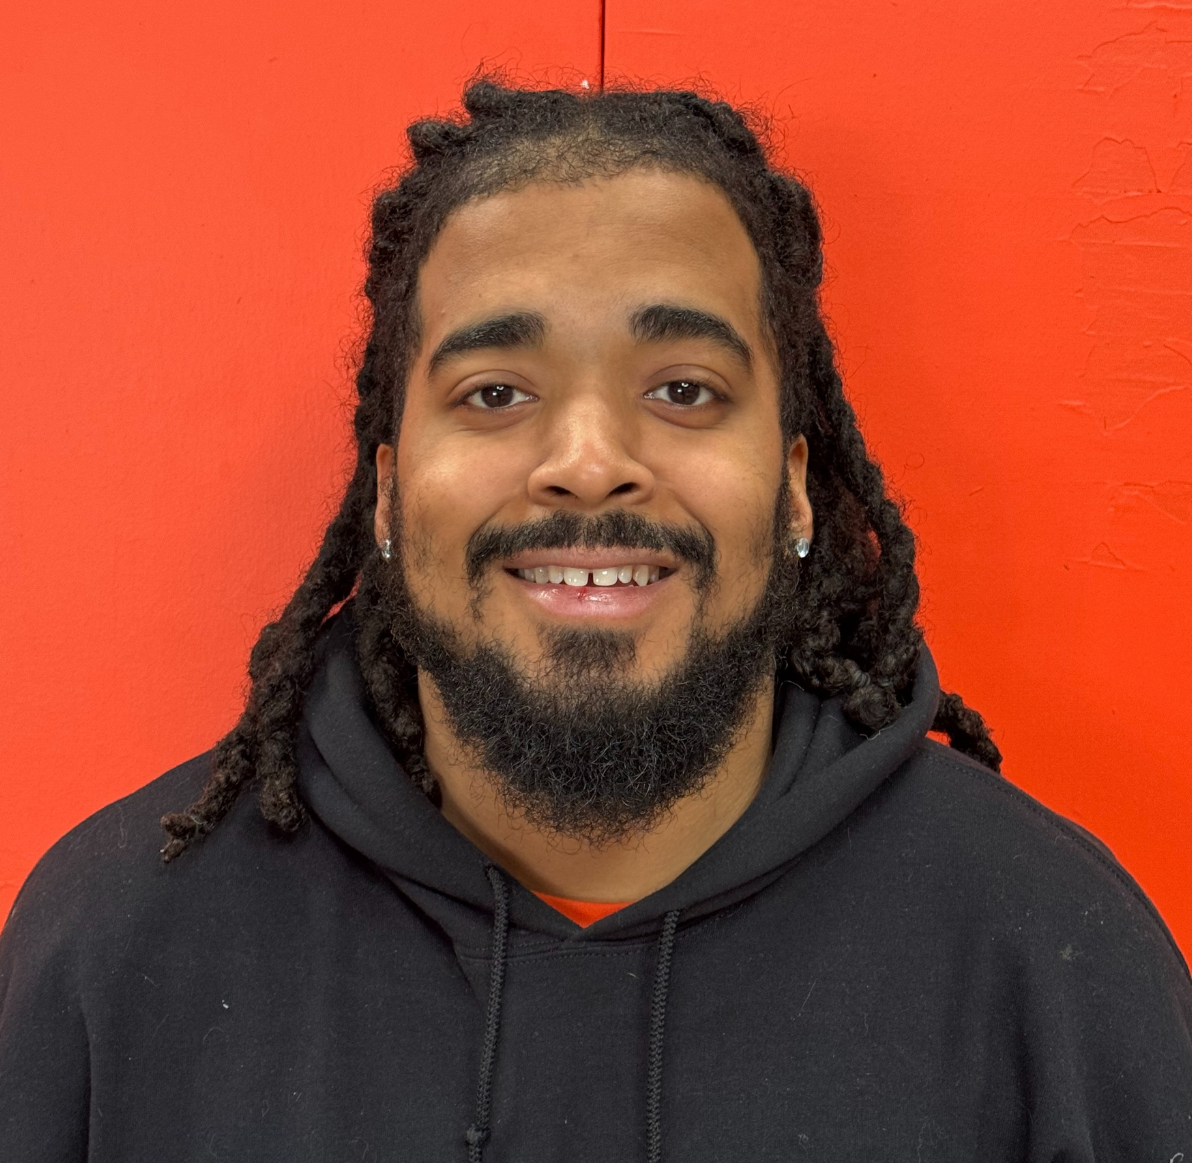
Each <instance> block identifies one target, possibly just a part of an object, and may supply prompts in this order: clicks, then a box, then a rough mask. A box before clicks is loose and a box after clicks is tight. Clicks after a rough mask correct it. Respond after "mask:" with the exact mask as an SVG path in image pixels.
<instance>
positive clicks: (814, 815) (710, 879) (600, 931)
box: [298, 606, 939, 944]
mask: <svg viewBox="0 0 1192 1163" xmlns="http://www.w3.org/2000/svg"><path fill="white" fill-rule="evenodd" d="M775 700H776V706H775V716H774V720H775V728H774V749H773V754H772V757H771V760H770V766H769V770H768V772H767V775H766V778H765V780H764V782H763V784H762V787H761V789H760V791H759V792H758V794H757V796H756V797H755V799H754V801H753V803H752V804H751V805H750V806H749V808H748V809H747V810H746V811H745V813H744V814H743V815H742V816H741V818H740V819H739V820H738V821H737V822H736V823H735V824H734V825H733V826H732V827H731V828H730V829H729V830H728V832H726V833H725V834H724V835H723V836H722V837H721V838H720V839H719V840H718V841H717V842H716V843H715V844H714V845H712V847H711V848H709V849H708V851H707V852H705V853H704V854H703V855H702V856H701V857H700V858H699V859H698V860H696V861H695V862H694V863H693V864H692V865H691V866H690V867H689V868H687V869H686V871H684V872H683V873H682V874H681V875H680V876H679V877H677V878H676V879H675V880H674V881H672V882H671V883H670V884H668V885H666V886H665V887H664V888H661V889H659V890H658V891H657V892H654V893H651V894H650V895H649V896H647V897H645V898H643V899H642V900H639V901H637V902H636V903H634V904H632V905H629V906H627V907H626V908H624V909H621V910H619V911H618V912H616V913H613V914H612V915H611V916H609V917H606V918H604V919H603V920H601V921H597V922H596V923H595V924H593V925H591V926H589V927H588V928H586V929H577V928H576V926H575V925H574V924H573V923H572V922H571V921H569V920H568V919H567V918H566V917H564V916H562V915H561V914H560V913H558V912H556V911H555V910H554V909H552V908H551V907H550V906H549V905H547V904H545V903H544V902H543V901H540V900H539V899H538V898H537V897H536V896H535V895H534V894H533V893H531V892H529V891H528V890H525V889H523V888H522V887H521V886H520V885H517V884H513V885H512V891H511V894H510V900H509V922H510V926H511V927H512V928H513V929H514V930H523V931H526V932H528V933H540V934H542V935H544V936H551V937H555V938H559V939H564V940H573V941H591V940H601V939H606V938H610V937H617V938H627V937H640V936H644V935H646V934H651V933H657V932H658V929H659V927H660V925H661V924H662V920H663V918H664V917H665V916H666V915H667V914H668V913H672V912H675V911H680V912H681V913H682V915H683V917H684V920H685V921H686V920H692V919H695V918H696V917H699V916H703V915H706V914H707V913H710V912H713V911H716V910H718V909H722V908H726V907H727V906H729V905H732V904H735V903H737V902H738V901H740V900H742V899H744V898H745V897H748V896H751V895H752V894H754V893H756V892H759V891H761V890H762V889H763V888H764V887H765V886H766V885H767V884H769V883H770V882H771V881H773V880H774V879H775V878H776V877H777V876H779V875H781V874H782V872H783V871H784V870H785V869H786V868H787V867H788V866H789V865H790V864H791V862H792V861H794V860H797V859H798V858H799V856H800V855H801V854H802V853H804V852H806V851H807V850H808V849H809V848H810V847H811V846H812V845H814V844H815V843H816V842H817V841H819V840H820V839H822V838H823V837H824V836H826V835H827V834H828V833H829V832H830V831H831V830H832V829H833V828H835V827H836V826H837V825H838V824H839V823H841V821H843V820H844V819H845V818H846V817H847V816H848V815H849V814H850V813H851V812H852V811H853V810H854V809H855V808H856V807H857V806H858V805H859V804H860V803H861V802H862V801H863V800H865V799H866V798H867V797H868V796H869V795H871V794H872V793H873V792H874V791H875V790H876V789H877V788H878V787H879V786H880V785H881V784H882V783H883V781H884V780H886V779H887V778H888V777H889V776H890V775H891V774H892V773H893V772H894V771H896V770H897V769H898V768H899V767H900V766H901V765H902V763H904V762H905V761H906V760H907V759H908V758H909V757H910V756H911V754H912V753H913V752H914V751H915V749H916V748H917V747H918V745H919V743H920V742H921V740H922V739H923V737H924V735H925V734H926V733H927V731H928V730H929V729H930V727H931V724H932V722H933V720H934V718H935V712H936V705H937V703H938V701H939V680H938V678H937V675H936V669H935V665H934V663H933V662H932V659H931V656H930V654H929V653H928V651H927V649H926V647H924V648H923V649H922V652H921V654H920V657H919V663H918V668H917V671H916V675H915V682H914V687H913V697H912V699H911V702H910V704H909V705H908V706H907V707H906V708H904V710H903V712H902V714H901V715H900V716H899V717H898V719H897V720H896V721H895V722H894V723H892V724H891V725H890V726H889V727H886V728H884V729H883V730H881V731H879V732H878V733H877V734H876V735H874V736H872V737H870V738H865V737H864V736H862V735H861V734H859V733H858V732H857V731H856V730H855V729H854V728H853V727H852V726H851V725H850V724H849V723H848V721H847V720H846V719H845V717H844V715H843V713H842V712H841V709H840V703H839V700H837V699H827V700H821V699H820V698H818V697H816V696H815V695H812V694H809V693H808V692H806V691H804V690H801V689H800V688H799V687H797V686H795V685H794V684H793V683H783V684H781V685H780V687H779V688H778V690H777V692H776V695H775ZM298 766H299V772H298V782H299V791H300V794H301V796H302V798H303V800H304V802H305V803H306V805H307V806H308V807H309V808H310V810H311V811H312V812H313V813H314V814H315V816H316V817H318V819H319V820H320V821H321V822H322V823H323V824H324V825H325V826H326V827H327V828H328V829H329V830H330V831H331V832H333V833H334V834H335V835H336V836H338V837H339V839H340V840H342V841H343V842H344V843H345V844H347V845H348V846H349V847H351V848H353V849H355V850H356V851H357V852H359V853H360V854H362V855H363V856H365V857H367V858H368V859H369V860H370V861H372V862H373V863H374V864H375V865H376V866H377V867H378V868H380V869H381V870H382V871H383V872H384V873H385V874H386V875H387V876H388V877H389V878H390V879H391V880H393V881H394V882H395V883H396V884H397V886H398V887H399V888H400V889H401V890H402V891H403V892H405V893H406V894H407V895H408V896H410V897H411V898H412V899H413V900H414V902H415V903H416V904H417V905H419V907H421V908H422V909H424V910H425V911H426V912H428V913H430V914H431V915H432V916H433V917H435V919H436V920H438V921H439V922H440V923H442V924H444V925H445V927H446V928H447V929H448V931H449V932H451V933H452V935H453V938H454V939H455V940H456V941H463V942H465V943H467V944H473V943H475V944H481V943H483V942H484V940H485V936H486V934H487V933H488V931H489V928H490V926H491V924H492V915H493V907H494V906H493V889H492V885H491V883H490V880H489V877H488V875H487V873H486V868H487V866H488V865H489V863H490V862H489V861H488V859H487V857H485V855H484V854H483V853H481V852H480V851H479V849H477V848H476V847H475V846H474V845H473V844H472V843H471V842H470V841H469V840H467V839H465V838H464V837H463V835H461V834H460V833H459V832H458V831H456V829H455V828H454V827H453V826H452V825H451V824H449V823H448V822H447V821H446V820H445V819H444V818H443V816H442V815H441V814H440V813H439V811H438V809H437V808H436V807H435V806H434V805H433V804H432V803H431V801H430V800H429V799H428V798H427V797H426V796H425V795H424V794H423V793H422V792H421V791H419V790H418V789H417V788H416V787H415V786H414V784H413V783H412V781H411V780H410V779H409V778H408V777H407V776H406V774H405V772H404V771H403V769H402V768H401V766H400V765H399V764H398V762H397V760H396V759H395V758H394V756H393V753H392V751H391V750H390V748H389V746H388V744H387V743H386V741H385V739H384V737H383V736H382V734H381V732H380V731H379V729H378V728H377V726H376V725H375V723H374V722H373V720H372V718H371V716H370V714H369V711H368V709H367V702H366V697H365V692H364V680H363V677H362V675H361V673H360V668H359V665H358V664H357V661H356V651H355V645H354V627H353V622H352V616H351V608H350V606H348V607H345V609H344V610H343V611H341V612H340V614H338V615H337V616H336V617H335V618H333V619H332V620H331V621H330V622H329V623H328V625H327V627H326V628H325V629H324V631H323V635H322V637H321V639H320V642H319V646H318V665H317V670H316V673H315V677H314V680H313V682H312V685H311V688H310V691H309V693H308V695H307V699H306V702H305V706H304V713H303V722H302V725H301V728H300V732H299V739H298Z"/></svg>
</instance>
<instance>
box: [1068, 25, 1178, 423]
mask: <svg viewBox="0 0 1192 1163" xmlns="http://www.w3.org/2000/svg"><path fill="white" fill-rule="evenodd" d="M1189 12H1190V14H1192V9H1189ZM1081 63H1082V64H1083V65H1084V67H1085V70H1086V76H1085V79H1084V81H1083V82H1082V84H1081V85H1080V88H1081V89H1082V91H1084V92H1086V93H1087V94H1088V95H1089V97H1090V99H1092V100H1096V101H1098V102H1099V103H1100V105H1101V107H1102V108H1101V119H1102V121H1103V123H1104V124H1106V125H1112V126H1113V127H1114V128H1118V127H1119V126H1120V127H1123V128H1125V129H1126V130H1127V132H1123V133H1109V134H1106V135H1104V136H1102V137H1101V138H1100V139H1099V140H1097V141H1095V142H1093V143H1092V144H1091V148H1090V151H1089V161H1088V166H1087V168H1086V169H1085V170H1084V172H1083V173H1082V174H1080V175H1079V176H1077V177H1076V178H1075V180H1074V181H1073V190H1074V192H1075V193H1077V194H1078V195H1080V196H1081V197H1082V198H1084V199H1087V200H1088V202H1089V203H1091V204H1092V205H1091V206H1090V208H1093V207H1095V209H1096V213H1094V214H1091V215H1090V216H1088V217H1087V218H1084V219H1082V220H1081V221H1079V222H1078V223H1077V224H1076V226H1075V227H1074V228H1073V229H1072V231H1071V233H1070V234H1069V240H1070V241H1071V242H1073V243H1075V244H1076V245H1077V246H1079V247H1080V250H1081V258H1082V280H1081V286H1080V289H1079V292H1078V294H1079V295H1080V296H1081V298H1082V299H1083V300H1084V303H1085V305H1086V307H1087V309H1088V324H1087V326H1086V328H1085V331H1086V334H1087V335H1088V336H1089V338H1090V344H1089V347H1088V349H1087V357H1086V360H1085V363H1084V367H1083V368H1082V369H1081V371H1080V373H1079V376H1078V379H1079V383H1080V388H1081V391H1080V395H1079V397H1078V398H1073V399H1066V400H1063V401H1061V404H1062V406H1063V407H1065V408H1067V409H1069V410H1071V411H1075V412H1077V413H1080V414H1083V415H1087V416H1089V417H1090V418H1091V419H1092V420H1094V421H1095V422H1096V423H1098V424H1099V425H1100V426H1101V427H1102V429H1103V430H1104V431H1105V432H1106V433H1113V432H1115V431H1119V430H1121V429H1122V428H1124V427H1125V426H1126V425H1128V424H1130V423H1131V422H1132V421H1133V420H1134V419H1135V418H1136V417H1138V416H1139V415H1140V414H1142V412H1143V411H1144V409H1146V408H1147V407H1148V406H1149V405H1151V404H1153V403H1155V402H1156V401H1159V400H1161V399H1163V398H1164V397H1166V396H1170V395H1171V394H1173V393H1183V392H1187V391H1189V390H1192V140H1189V135H1190V132H1192V122H1190V121H1189V118H1188V112H1187V109H1188V101H1189V100H1190V99H1192V21H1189V20H1186V19H1183V18H1182V17H1180V16H1179V15H1178V14H1176V13H1175V12H1174V11H1173V14H1172V17H1171V19H1170V20H1169V21H1168V20H1165V21H1158V20H1156V21H1152V22H1150V23H1148V24H1147V25H1146V26H1145V27H1143V28H1141V29H1137V30H1136V31H1133V32H1128V33H1125V34H1123V35H1121V36H1117V37H1114V38H1112V39H1110V40H1106V41H1103V42H1102V43H1100V44H1098V45H1097V46H1096V47H1095V48H1094V49H1093V51H1092V52H1091V53H1089V54H1088V55H1087V56H1085V57H1082V58H1081Z"/></svg>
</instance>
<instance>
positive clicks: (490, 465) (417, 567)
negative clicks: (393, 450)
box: [396, 416, 516, 586]
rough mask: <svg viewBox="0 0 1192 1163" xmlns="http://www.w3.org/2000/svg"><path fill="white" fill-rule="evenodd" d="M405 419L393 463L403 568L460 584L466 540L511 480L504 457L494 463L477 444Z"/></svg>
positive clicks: (496, 504)
mask: <svg viewBox="0 0 1192 1163" xmlns="http://www.w3.org/2000/svg"><path fill="white" fill-rule="evenodd" d="M411 419H412V420H413V421H414V423H410V424H407V425H403V431H402V433H401V435H400V436H399V439H398V446H397V464H396V477H397V487H398V497H399V502H400V505H401V514H402V522H403V535H404V538H405V548H406V554H407V562H408V566H409V568H410V569H411V571H413V572H416V573H422V574H424V575H432V576H434V577H435V578H438V579H441V580H442V582H443V583H444V584H447V585H454V584H455V583H456V581H458V583H459V584H460V585H461V586H462V585H464V584H465V583H464V571H463V562H464V554H465V550H466V548H467V543H468V539H469V538H470V537H471V536H472V534H473V533H475V531H476V530H477V529H479V528H480V527H481V526H482V525H483V524H484V523H485V522H486V521H488V520H490V519H491V518H492V516H493V514H494V513H495V512H496V511H497V510H499V509H500V507H501V505H502V503H503V500H504V498H505V497H506V496H507V495H508V493H509V490H510V488H511V487H512V486H513V485H515V484H516V480H515V479H513V478H512V477H511V475H510V465H509V463H508V458H506V459H505V461H504V463H502V461H501V460H500V459H496V460H494V458H493V457H492V456H491V455H489V454H487V453H486V450H485V449H483V448H482V447H481V444H482V442H481V441H477V440H472V439H469V438H468V437H467V436H464V437H462V438H461V437H460V435H459V434H458V433H448V434H439V433H436V431H435V430H434V426H433V424H425V423H422V424H419V423H418V422H417V421H418V417H417V416H414V417H412V418H411ZM507 478H509V479H507ZM515 491H516V490H515Z"/></svg>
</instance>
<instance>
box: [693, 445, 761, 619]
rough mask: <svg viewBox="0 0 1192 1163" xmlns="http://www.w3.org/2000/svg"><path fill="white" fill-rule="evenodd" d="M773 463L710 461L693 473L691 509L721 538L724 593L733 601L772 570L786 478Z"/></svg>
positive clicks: (720, 570) (720, 569) (748, 592)
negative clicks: (777, 513) (780, 496)
mask: <svg viewBox="0 0 1192 1163" xmlns="http://www.w3.org/2000/svg"><path fill="white" fill-rule="evenodd" d="M768 459H773V460H775V462H776V461H777V457H774V458H766V457H765V456H758V457H755V458H752V459H750V458H748V457H743V458H731V459H730V458H727V457H725V458H717V459H709V461H708V462H706V463H705V464H704V465H702V466H700V468H699V470H698V471H697V472H694V473H691V474H688V480H687V482H686V483H687V484H688V485H689V490H690V491H689V492H688V496H689V497H691V502H690V506H691V510H692V512H693V515H694V516H695V517H696V518H697V519H698V520H700V521H701V522H702V523H703V524H704V525H706V526H707V528H708V529H709V530H711V532H712V535H713V537H714V538H715V539H716V546H717V550H718V553H719V560H718V573H719V578H720V584H721V589H722V590H723V591H724V592H725V596H726V597H727V598H728V599H730V600H739V599H741V598H743V597H746V596H748V595H751V594H752V592H753V591H754V590H758V589H760V587H761V586H762V585H763V584H764V582H765V577H766V573H767V570H768V569H769V565H770V555H771V553H772V550H773V529H774V506H775V504H776V502H777V499H778V491H779V485H780V481H781V478H780V475H779V470H778V469H776V468H775V467H774V466H773V465H770V464H768V463H766V461H767V460H768ZM759 462H760V463H759Z"/></svg>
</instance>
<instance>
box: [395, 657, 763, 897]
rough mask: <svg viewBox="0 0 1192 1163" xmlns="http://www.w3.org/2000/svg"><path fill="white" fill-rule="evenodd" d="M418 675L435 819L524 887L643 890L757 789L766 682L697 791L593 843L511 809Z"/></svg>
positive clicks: (678, 864)
mask: <svg viewBox="0 0 1192 1163" xmlns="http://www.w3.org/2000/svg"><path fill="white" fill-rule="evenodd" d="M418 679H419V681H418V692H419V701H420V702H421V704H422V715H423V722H424V724H425V739H424V752H423V753H424V755H425V756H426V761H427V764H428V765H429V767H430V770H431V772H432V773H433V774H434V776H435V778H436V780H437V781H438V785H439V790H440V792H441V794H442V812H443V815H444V817H446V819H447V820H448V821H449V822H450V823H451V824H452V825H453V826H454V827H455V828H457V829H458V830H459V831H460V832H462V833H463V835H464V836H466V837H467V838H468V839H469V840H470V841H471V842H472V843H473V844H474V845H475V846H476V847H477V848H479V849H480V851H481V852H483V853H485V855H487V856H488V857H489V858H490V859H492V860H493V861H495V862H496V863H497V864H499V865H501V867H502V868H504V869H505V870H506V871H507V872H508V873H509V874H510V875H512V876H513V877H515V878H516V879H517V880H519V881H520V882H521V883H522V884H524V885H525V886H526V888H528V889H530V890H531V891H533V892H543V893H549V894H551V895H553V896H561V897H570V898H572V899H574V900H585V901H609V902H611V901H635V900H640V899H641V898H642V897H644V896H648V895H649V894H650V893H652V892H655V891H656V890H658V889H660V888H662V887H663V886H664V885H667V884H669V883H670V882H671V881H672V880H674V879H675V877H677V876H678V875H679V874H680V873H681V872H682V871H683V870H684V869H686V868H687V867H688V866H689V865H691V864H693V863H694V862H695V861H696V860H698V859H699V857H700V856H702V855H703V854H704V853H705V852H706V851H707V850H708V849H709V848H711V847H712V845H713V844H715V843H716V841H717V840H719V839H720V837H721V836H723V835H724V834H725V832H727V831H728V830H729V828H731V827H732V826H733V824H735V823H736V822H737V820H738V819H739V818H740V817H741V815H742V813H744V811H745V809H746V808H747V807H749V805H750V804H751V803H752V802H753V797H754V796H755V795H757V792H758V789H759V788H760V787H761V785H762V781H763V779H764V778H765V774H766V767H767V765H768V763H769V760H770V738H771V727H772V722H773V716H774V685H773V682H772V681H771V682H767V683H765V684H763V686H762V687H761V688H760V690H759V692H758V694H757V696H756V697H755V699H754V700H753V703H752V706H751V710H750V713H749V714H748V715H747V716H746V721H745V725H744V727H743V728H741V729H740V730H739V731H738V733H737V736H736V740H735V742H734V743H733V746H732V749H731V750H730V751H729V753H728V755H727V757H726V758H725V759H724V761H723V762H722V763H721V764H720V766H719V767H718V768H717V770H716V771H715V772H714V773H713V775H712V777H711V779H710V780H709V781H708V783H707V785H706V786H705V787H704V788H703V789H702V790H701V791H699V792H697V793H696V794H694V795H691V796H688V797H687V798H686V799H683V800H680V801H679V802H678V803H677V804H676V805H675V806H674V807H673V808H671V809H670V811H668V812H667V814H666V815H665V816H664V817H663V819H662V820H660V821H659V822H658V823H657V824H656V825H655V826H654V827H652V828H651V829H649V830H648V831H643V832H639V833H636V834H633V835H631V836H629V837H626V838H625V839H623V840H619V841H617V842H615V843H610V844H603V845H599V846H594V845H592V844H590V843H588V842H586V841H583V840H579V839H575V838H570V837H566V836H559V835H557V834H556V833H553V832H544V831H542V830H540V829H538V828H535V827H534V826H532V825H531V824H529V823H527V822H526V821H525V820H524V819H522V818H520V817H519V816H516V815H511V814H510V813H509V811H508V810H507V808H506V807H505V806H504V805H503V804H502V803H501V800H500V798H499V796H498V795H497V790H496V788H497V784H496V781H495V779H494V777H493V776H492V775H490V774H489V773H488V772H486V771H484V770H483V769H482V768H479V767H477V766H476V765H475V764H474V763H473V762H472V761H471V758H470V756H469V754H468V752H467V750H466V749H465V748H464V747H463V746H462V745H461V744H460V742H459V740H458V739H457V738H456V736H455V735H454V733H453V732H452V731H451V728H450V726H449V725H448V723H447V717H446V714H445V713H444V710H443V704H442V702H441V700H440V698H439V695H438V691H437V689H436V688H435V685H434V682H433V681H432V680H431V679H430V678H429V676H427V675H426V674H423V673H420V674H419V676H418Z"/></svg>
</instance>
